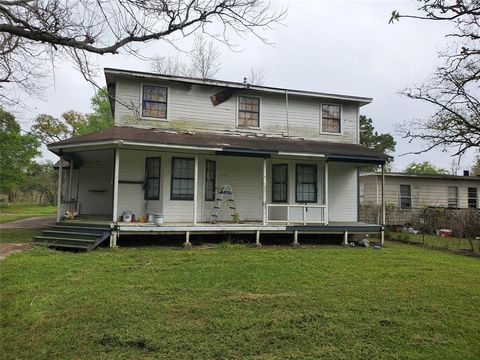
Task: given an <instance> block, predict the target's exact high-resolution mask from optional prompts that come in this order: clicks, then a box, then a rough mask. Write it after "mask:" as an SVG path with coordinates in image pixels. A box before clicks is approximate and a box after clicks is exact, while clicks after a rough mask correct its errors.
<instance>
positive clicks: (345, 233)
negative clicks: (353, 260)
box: [342, 231, 348, 246]
mask: <svg viewBox="0 0 480 360" xmlns="http://www.w3.org/2000/svg"><path fill="white" fill-rule="evenodd" d="M342 246H348V231H345V232H344V233H343V242H342Z"/></svg>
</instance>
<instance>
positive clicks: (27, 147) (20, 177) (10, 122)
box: [0, 107, 40, 194]
mask: <svg viewBox="0 0 480 360" xmlns="http://www.w3.org/2000/svg"><path fill="white" fill-rule="evenodd" d="M39 146H40V142H39V141H38V139H37V138H36V137H35V136H33V135H31V134H22V133H21V129H20V125H19V124H18V122H17V121H16V120H15V117H14V116H13V115H12V114H11V113H9V112H7V111H5V110H4V109H3V108H1V107H0V154H1V156H0V191H1V192H5V193H8V194H12V193H13V191H14V190H16V189H17V188H18V187H19V186H20V185H21V184H23V183H25V181H26V180H27V171H28V170H29V169H30V167H31V166H32V164H33V159H34V158H35V156H37V155H39V154H40V152H39V151H38V147H39Z"/></svg>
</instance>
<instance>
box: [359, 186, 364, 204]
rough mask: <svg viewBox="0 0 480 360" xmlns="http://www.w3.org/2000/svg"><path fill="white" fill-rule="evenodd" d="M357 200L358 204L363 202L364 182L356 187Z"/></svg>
mask: <svg viewBox="0 0 480 360" xmlns="http://www.w3.org/2000/svg"><path fill="white" fill-rule="evenodd" d="M358 201H359V202H360V204H364V203H365V184H360V186H359V187H358Z"/></svg>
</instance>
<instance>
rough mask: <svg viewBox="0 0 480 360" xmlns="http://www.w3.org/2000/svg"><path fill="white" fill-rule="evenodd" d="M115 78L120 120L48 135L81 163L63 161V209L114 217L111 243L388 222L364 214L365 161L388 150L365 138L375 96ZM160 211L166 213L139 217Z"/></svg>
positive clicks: (337, 229) (342, 229) (123, 73)
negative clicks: (128, 237)
mask: <svg viewBox="0 0 480 360" xmlns="http://www.w3.org/2000/svg"><path fill="white" fill-rule="evenodd" d="M105 77H106V82H107V87H108V92H109V94H110V97H111V99H112V101H111V105H112V112H113V115H114V119H115V126H114V127H112V128H109V129H105V130H102V131H100V132H97V133H92V134H88V135H83V136H77V137H74V138H71V139H68V140H64V141H59V142H56V143H53V144H50V145H49V146H48V148H49V150H51V151H53V152H54V153H55V154H58V155H59V156H60V157H61V158H62V159H63V160H64V161H62V162H60V164H64V163H65V160H66V161H68V162H69V164H71V165H72V166H69V167H68V171H66V170H67V169H62V167H61V168H60V172H59V179H60V185H59V201H60V202H61V203H59V210H58V211H59V212H58V217H59V219H60V217H61V216H62V215H63V213H64V211H65V209H66V208H75V209H77V210H78V212H79V214H80V216H79V218H78V219H84V221H85V222H87V221H88V220H93V219H95V220H97V221H98V220H100V219H101V220H107V221H109V223H110V225H111V228H112V229H114V231H113V235H112V237H111V245H112V246H115V245H116V239H117V237H118V236H122V235H123V234H158V233H162V234H167V233H175V234H178V233H182V234H185V237H186V245H187V246H188V245H189V244H190V240H189V239H190V235H191V234H195V233H213V232H235V233H251V234H256V239H257V244H259V242H260V235H261V233H268V232H270V233H275V232H289V233H291V234H292V238H293V240H294V243H295V244H296V243H297V241H298V234H299V233H304V232H313V233H319V234H320V233H343V234H344V235H345V239H346V238H347V236H348V233H349V232H350V233H355V232H372V231H381V230H382V227H381V226H380V225H379V224H364V223H360V222H358V211H359V205H358V194H359V191H358V188H359V179H358V176H359V172H358V168H359V167H361V166H365V165H371V164H384V163H385V161H386V160H387V159H388V156H387V155H385V154H379V153H376V152H375V151H372V150H370V149H368V148H365V147H363V146H361V145H359V109H360V107H362V106H364V105H367V104H369V103H370V102H371V101H372V99H370V98H366V97H358V96H349V95H337V94H327V93H320V92H312V91H301V90H290V89H282V88H273V87H266V86H256V85H249V84H247V83H235V82H227V81H219V80H208V79H195V78H186V77H179V76H167V75H161V74H154V73H145V72H137V71H127V70H120V69H105ZM62 170H63V172H62ZM225 186H226V187H225ZM230 191H231V192H233V195H232V194H227V193H229V192H230ZM224 192H225V193H224ZM222 198H223V201H220V200H221V199H222ZM232 198H233V201H231V199H232ZM229 200H230V201H229ZM122 214H124V215H125V214H126V218H127V219H128V220H130V214H134V215H135V218H136V222H125V221H122V220H125V219H124V218H123V217H122ZM149 214H161V215H158V217H157V218H160V217H161V216H163V218H164V222H163V224H160V223H159V222H157V224H155V223H151V222H139V220H144V221H145V220H146V219H148V218H149ZM65 226H67V225H65ZM63 230H65V229H63ZM58 231H59V232H60V231H62V228H59V229H58ZM47 235H48V234H47ZM50 235H52V234H50ZM46 237H48V236H46ZM50 237H53V236H50ZM66 237H67V236H65V238H66ZM44 240H48V239H44ZM57 243H60V242H57Z"/></svg>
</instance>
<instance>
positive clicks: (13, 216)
mask: <svg viewBox="0 0 480 360" xmlns="http://www.w3.org/2000/svg"><path fill="white" fill-rule="evenodd" d="M56 211H57V208H56V206H52V205H38V204H24V203H10V204H0V224H3V223H6V222H10V221H15V220H21V219H26V218H30V217H34V216H43V215H54V214H55V213H56Z"/></svg>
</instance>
